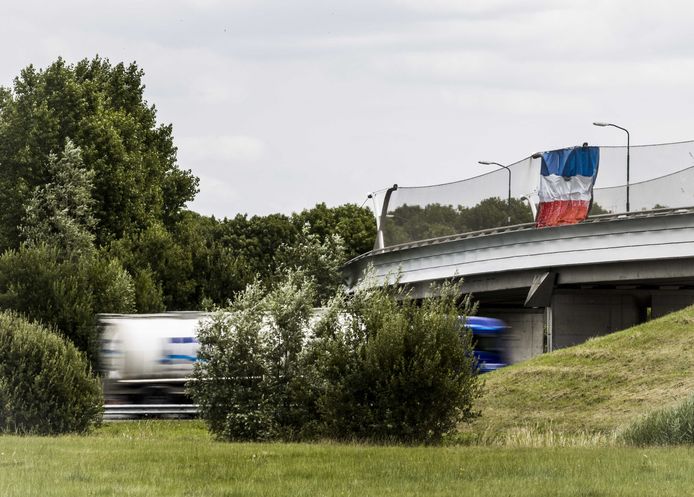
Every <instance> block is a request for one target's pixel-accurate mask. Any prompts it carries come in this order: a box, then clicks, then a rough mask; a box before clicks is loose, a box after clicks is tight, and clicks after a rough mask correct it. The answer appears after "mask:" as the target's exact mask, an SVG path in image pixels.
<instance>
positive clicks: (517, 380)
mask: <svg viewBox="0 0 694 497" xmlns="http://www.w3.org/2000/svg"><path fill="white" fill-rule="evenodd" d="M693 371H694V307H689V308H687V309H684V310H682V311H679V312H676V313H673V314H670V315H668V316H665V317H663V318H660V319H656V320H653V321H649V322H647V323H644V324H642V325H640V326H636V327H634V328H630V329H628V330H625V331H622V332H618V333H613V334H611V335H607V336H604V337H600V338H594V339H591V340H589V341H587V342H586V343H584V344H581V345H578V346H575V347H570V348H566V349H562V350H558V351H556V352H553V353H551V354H545V355H542V356H539V357H536V358H535V359H532V360H530V361H527V362H524V363H521V364H517V365H514V366H511V367H508V368H504V369H503V370H499V371H497V372H494V373H491V374H489V375H486V376H485V380H486V381H485V383H486V385H485V393H484V398H483V399H482V402H481V404H480V406H481V410H482V417H481V418H480V419H479V420H478V421H477V422H475V423H474V424H473V425H472V427H463V431H466V432H468V434H469V435H471V436H472V437H473V438H476V439H478V440H482V441H485V440H486V441H487V442H489V441H493V440H494V439H497V440H501V441H503V440H505V439H509V438H510V439H513V438H514V437H516V436H517V434H518V433H519V432H520V434H521V435H522V434H523V433H524V432H527V431H533V432H535V433H546V432H553V433H560V434H569V435H576V434H581V433H583V434H585V435H586V438H590V436H592V435H593V434H595V433H599V434H604V435H607V436H609V435H610V434H612V433H614V432H615V431H617V430H619V429H620V427H622V426H624V425H626V424H628V423H630V422H631V421H632V420H634V419H635V418H636V417H638V416H640V415H643V414H645V413H647V412H649V411H651V410H653V409H656V408H659V407H662V406H668V405H672V404H676V403H678V402H680V401H682V400H684V399H685V398H687V397H689V395H690V394H692V392H694V374H692V372H693Z"/></svg>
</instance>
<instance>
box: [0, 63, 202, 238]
mask: <svg viewBox="0 0 694 497" xmlns="http://www.w3.org/2000/svg"><path fill="white" fill-rule="evenodd" d="M143 75H144V73H143V71H142V69H140V68H139V67H138V66H137V64H136V63H131V64H129V65H127V66H126V65H125V64H123V63H119V64H116V65H112V64H111V63H110V62H109V61H108V60H107V59H102V58H100V57H98V56H97V57H95V58H93V59H91V60H88V59H84V60H82V61H80V62H78V63H76V64H74V65H71V64H68V63H66V62H65V61H64V60H63V59H62V58H59V59H58V60H57V61H56V62H54V63H53V64H51V65H50V66H48V67H47V68H46V69H43V70H41V69H36V68H35V67H34V66H32V65H30V66H28V67H26V68H25V69H23V70H22V71H21V74H20V75H19V76H18V77H17V78H15V80H14V82H13V85H12V87H11V88H4V89H2V91H1V92H0V167H2V171H3V174H2V176H0V248H16V247H17V246H18V243H19V238H20V237H19V233H18V226H19V225H20V220H21V217H22V214H23V207H24V205H25V204H26V202H27V200H28V198H29V196H30V195H31V194H32V192H33V190H34V189H35V188H36V187H38V186H40V185H43V184H45V183H48V182H50V181H51V171H50V167H49V164H50V161H49V157H50V155H51V154H52V153H53V154H55V153H57V152H59V151H62V150H63V149H64V148H65V146H66V143H67V141H68V139H69V140H72V142H73V143H74V145H76V146H77V147H79V148H80V149H81V151H82V160H83V163H84V167H85V168H86V169H87V170H90V171H93V172H94V191H93V197H94V202H95V207H94V214H95V217H96V226H95V235H96V240H97V243H98V244H100V245H102V244H104V243H106V242H108V241H110V240H113V239H117V238H122V237H123V236H126V235H129V234H132V233H134V232H137V231H139V230H142V229H144V228H145V227H147V226H148V225H149V224H150V223H151V222H152V221H160V222H163V223H165V224H167V225H170V224H171V223H172V222H174V221H175V220H176V219H177V216H178V215H179V213H180V211H181V209H182V207H183V206H184V205H185V203H186V202H187V201H190V200H192V199H193V197H194V196H195V194H196V192H197V188H198V179H197V178H196V177H195V176H193V175H192V173H191V172H190V171H186V170H182V169H180V168H179V167H178V165H177V162H176V147H175V146H174V144H173V138H172V127H171V125H162V124H158V123H157V120H156V109H155V107H154V106H153V105H149V104H148V103H147V102H146V101H145V100H144V97H143V92H144V84H143V82H142V78H143Z"/></svg>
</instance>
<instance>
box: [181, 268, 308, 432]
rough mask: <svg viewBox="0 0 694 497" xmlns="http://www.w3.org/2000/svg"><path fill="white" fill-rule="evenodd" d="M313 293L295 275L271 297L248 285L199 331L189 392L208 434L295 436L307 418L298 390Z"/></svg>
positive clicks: (255, 286)
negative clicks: (196, 359) (303, 345)
mask: <svg viewBox="0 0 694 497" xmlns="http://www.w3.org/2000/svg"><path fill="white" fill-rule="evenodd" d="M314 298H315V291H314V288H313V285H312V284H311V282H310V281H307V280H305V279H304V278H303V277H302V276H301V274H300V273H298V272H289V273H288V274H287V275H286V276H285V278H284V280H283V281H281V282H280V283H279V284H278V285H277V286H276V287H275V288H274V289H273V290H272V291H269V292H267V291H266V290H265V289H264V288H263V287H262V285H261V283H260V282H258V281H256V282H255V283H253V284H251V285H249V286H248V287H247V288H246V290H245V291H244V292H242V293H241V294H240V295H239V296H238V298H237V299H236V300H235V301H234V303H233V304H231V306H230V307H229V308H228V309H223V310H218V311H217V312H215V313H214V314H213V316H212V318H211V319H210V320H209V321H206V322H204V323H203V324H202V325H201V327H200V329H199V330H198V341H199V342H200V350H199V357H200V359H201V361H199V362H198V363H196V367H195V370H194V373H193V378H194V379H195V381H193V382H191V383H189V386H188V388H189V392H190V394H191V396H192V398H193V399H194V400H195V402H197V403H198V404H199V409H200V413H201V416H202V417H203V418H204V419H205V421H206V422H207V424H208V427H209V428H210V431H211V432H212V433H213V434H214V435H215V436H216V437H218V438H220V439H225V440H266V439H273V438H284V439H291V438H296V437H297V436H296V435H295V433H296V432H297V431H300V430H301V426H302V424H303V422H302V421H298V422H297V418H299V419H303V418H302V417H301V415H300V414H297V413H300V412H302V410H301V408H300V407H299V406H300V405H301V403H298V402H297V401H296V400H295V399H294V398H293V395H292V394H293V392H295V393H297V394H299V393H300V392H301V389H298V388H295V386H294V385H295V384H296V379H297V378H298V377H299V376H300V369H299V367H298V364H299V358H300V356H301V352H302V343H303V341H304V338H305V337H304V333H305V330H306V328H307V324H308V319H309V317H310V313H311V302H312V301H313V299H314Z"/></svg>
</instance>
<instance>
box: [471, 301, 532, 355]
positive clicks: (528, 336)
mask: <svg viewBox="0 0 694 497" xmlns="http://www.w3.org/2000/svg"><path fill="white" fill-rule="evenodd" d="M478 314H479V315H481V316H494V317H495V318H499V319H503V320H504V321H505V322H506V324H508V326H509V329H508V332H507V333H505V334H504V337H503V348H504V350H505V353H506V355H507V357H506V360H508V361H509V363H511V364H513V363H516V362H520V361H525V360H526V359H531V358H533V357H535V356H537V355H540V354H542V352H543V351H544V332H545V312H544V309H524V308H494V307H483V308H481V309H480V311H479V312H478Z"/></svg>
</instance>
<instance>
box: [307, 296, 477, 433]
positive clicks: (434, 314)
mask: <svg viewBox="0 0 694 497" xmlns="http://www.w3.org/2000/svg"><path fill="white" fill-rule="evenodd" d="M395 292H396V291H394V290H391V289H388V288H382V287H372V288H370V289H366V290H361V291H358V292H357V293H356V294H355V295H354V296H352V297H351V298H344V297H338V298H336V299H335V300H334V301H333V302H332V304H331V309H330V310H329V311H328V315H327V316H326V318H325V319H324V320H323V321H322V323H321V324H320V326H321V327H322V329H320V330H317V331H318V339H317V340H316V341H314V342H313V343H312V345H311V347H312V348H313V349H314V351H313V353H314V354H315V355H316V357H317V360H316V361H315V363H314V364H315V366H316V367H317V368H318V369H319V372H318V373H317V374H316V375H315V376H317V377H318V378H322V379H323V380H324V381H323V385H324V388H323V390H322V391H321V392H320V394H319V398H318V400H317V402H318V406H319V409H320V411H321V418H322V420H323V423H324V432H325V435H327V436H329V437H331V438H337V439H354V438H357V439H365V440H372V441H399V442H408V443H435V442H438V441H440V439H441V438H442V436H443V435H445V434H447V433H449V432H451V431H452V430H454V429H455V428H456V426H457V424H458V423H459V422H460V421H465V420H469V419H470V418H472V417H474V416H475V415H476V413H475V412H474V410H473V405H474V402H475V400H476V399H477V398H478V397H479V395H480V394H481V385H480V382H479V379H478V376H477V375H476V373H475V369H476V368H475V359H474V356H473V354H472V338H471V336H470V333H469V332H466V331H464V330H462V329H461V326H460V320H459V316H460V315H461V314H467V313H469V312H470V311H471V309H470V304H469V300H468V299H464V301H463V303H462V305H459V304H458V299H459V298H460V295H461V293H460V287H459V286H458V285H453V284H449V283H446V284H444V285H441V286H438V287H432V294H437V295H438V296H437V297H432V298H427V299H425V300H424V301H423V302H421V304H420V303H419V302H417V301H416V300H414V299H413V298H411V297H410V296H409V295H408V294H406V293H404V292H398V293H395Z"/></svg>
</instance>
